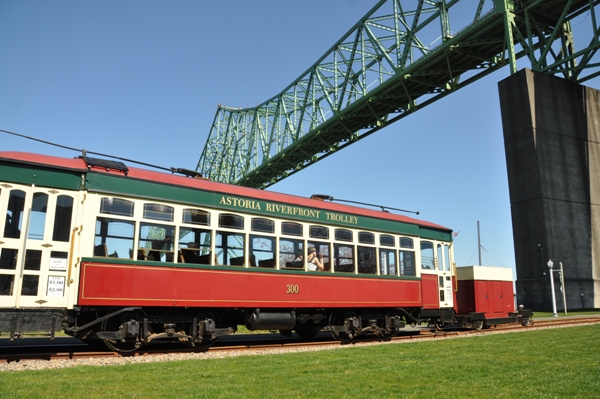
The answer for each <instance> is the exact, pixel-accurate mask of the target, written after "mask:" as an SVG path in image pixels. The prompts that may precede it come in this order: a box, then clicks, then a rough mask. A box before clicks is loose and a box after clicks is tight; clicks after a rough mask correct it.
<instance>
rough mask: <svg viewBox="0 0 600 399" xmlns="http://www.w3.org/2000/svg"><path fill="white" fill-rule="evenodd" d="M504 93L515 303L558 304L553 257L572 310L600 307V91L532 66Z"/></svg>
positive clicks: (511, 80) (504, 84)
mask: <svg viewBox="0 0 600 399" xmlns="http://www.w3.org/2000/svg"><path fill="white" fill-rule="evenodd" d="M499 92H500V105H501V109H502V125H503V131H504V144H505V150H506V161H507V168H508V184H509V192H510V203H511V214H512V222H513V238H514V245H515V257H516V269H517V302H518V303H519V304H523V305H525V306H526V307H529V308H532V309H537V310H546V309H548V310H550V309H551V308H552V305H551V293H550V280H549V277H550V273H549V271H548V266H547V262H548V259H549V258H550V259H552V261H553V262H554V268H555V269H556V268H558V266H559V262H562V263H563V267H564V270H565V285H566V293H567V309H580V308H582V307H585V308H592V307H594V308H600V242H599V241H598V240H599V239H600V174H599V172H600V92H599V91H597V90H594V89H591V88H588V87H585V86H581V85H579V84H575V83H571V82H569V81H566V80H564V79H560V78H557V77H555V76H552V75H546V74H541V73H537V72H533V71H531V70H528V69H524V70H522V71H520V72H518V73H516V74H514V75H512V76H510V77H508V78H507V79H505V80H503V81H501V82H500V83H499ZM540 244H541V245H540ZM544 273H545V274H544ZM555 283H556V297H557V301H556V303H557V307H558V309H563V302H562V293H561V292H560V291H559V289H558V286H559V284H560V282H559V278H558V273H555ZM582 294H583V297H582ZM582 299H583V301H582Z"/></svg>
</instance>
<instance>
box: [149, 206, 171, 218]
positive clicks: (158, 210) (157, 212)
mask: <svg viewBox="0 0 600 399" xmlns="http://www.w3.org/2000/svg"><path fill="white" fill-rule="evenodd" d="M144 219H153V220H162V221H163V222H172V221H173V207H172V206H168V205H164V204H144Z"/></svg>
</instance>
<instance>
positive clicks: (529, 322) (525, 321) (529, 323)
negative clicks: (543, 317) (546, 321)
mask: <svg viewBox="0 0 600 399" xmlns="http://www.w3.org/2000/svg"><path fill="white" fill-rule="evenodd" d="M521 324H522V325H523V327H529V326H532V325H533V320H532V319H531V317H527V318H525V319H523V321H522V322H521Z"/></svg>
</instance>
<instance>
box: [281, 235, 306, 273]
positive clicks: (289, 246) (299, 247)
mask: <svg viewBox="0 0 600 399" xmlns="http://www.w3.org/2000/svg"><path fill="white" fill-rule="evenodd" d="M279 267H280V268H294V269H303V268H304V241H302V240H294V239H290V238H282V239H280V240H279Z"/></svg>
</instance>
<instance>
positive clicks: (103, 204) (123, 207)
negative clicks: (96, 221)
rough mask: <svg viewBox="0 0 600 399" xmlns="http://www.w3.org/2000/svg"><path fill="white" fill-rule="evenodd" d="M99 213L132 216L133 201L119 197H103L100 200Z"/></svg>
mask: <svg viewBox="0 0 600 399" xmlns="http://www.w3.org/2000/svg"><path fill="white" fill-rule="evenodd" d="M100 213H105V214H109V215H120V216H133V202H132V201H128V200H125V199H121V198H111V197H103V198H102V199H101V200H100Z"/></svg>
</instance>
